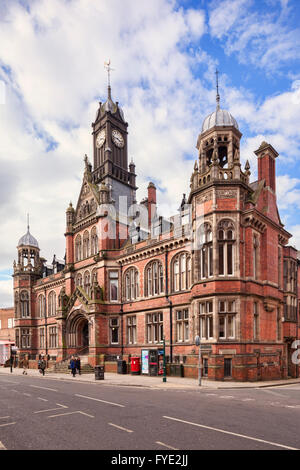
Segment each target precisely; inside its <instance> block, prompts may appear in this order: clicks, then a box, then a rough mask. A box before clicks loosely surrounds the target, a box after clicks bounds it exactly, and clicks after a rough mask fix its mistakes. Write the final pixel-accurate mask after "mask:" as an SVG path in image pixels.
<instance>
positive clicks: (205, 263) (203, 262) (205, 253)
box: [198, 222, 213, 279]
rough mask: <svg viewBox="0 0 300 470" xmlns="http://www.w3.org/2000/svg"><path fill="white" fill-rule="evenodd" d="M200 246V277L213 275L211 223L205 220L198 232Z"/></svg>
mask: <svg viewBox="0 0 300 470" xmlns="http://www.w3.org/2000/svg"><path fill="white" fill-rule="evenodd" d="M198 247H199V271H198V272H199V279H205V278H207V277H211V276H212V275H213V243H212V230H211V226H210V224H208V223H207V222H205V223H204V224H202V225H201V227H200V229H199V232H198Z"/></svg>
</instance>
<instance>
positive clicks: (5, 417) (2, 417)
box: [0, 416, 9, 419]
mask: <svg viewBox="0 0 300 470" xmlns="http://www.w3.org/2000/svg"><path fill="white" fill-rule="evenodd" d="M7 418H9V416H0V419H7Z"/></svg>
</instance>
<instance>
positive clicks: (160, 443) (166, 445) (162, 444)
mask: <svg viewBox="0 0 300 470" xmlns="http://www.w3.org/2000/svg"><path fill="white" fill-rule="evenodd" d="M156 444H159V445H160V446H164V447H167V448H168V449H172V450H179V449H176V447H171V446H169V445H168V444H164V443H163V442H160V441H156Z"/></svg>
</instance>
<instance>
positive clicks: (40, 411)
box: [33, 403, 69, 413]
mask: <svg viewBox="0 0 300 470" xmlns="http://www.w3.org/2000/svg"><path fill="white" fill-rule="evenodd" d="M56 405H58V406H59V408H50V409H49V410H39V411H34V412H33V413H46V412H47V411H55V410H61V408H69V407H68V406H66V405H60V404H59V403H56Z"/></svg>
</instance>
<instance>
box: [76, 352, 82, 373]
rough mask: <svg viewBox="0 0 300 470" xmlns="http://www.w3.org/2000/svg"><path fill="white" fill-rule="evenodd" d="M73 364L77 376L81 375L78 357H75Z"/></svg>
mask: <svg viewBox="0 0 300 470" xmlns="http://www.w3.org/2000/svg"><path fill="white" fill-rule="evenodd" d="M75 362H76V370H77V372H78V374H79V375H81V369H80V357H79V356H76V359H75Z"/></svg>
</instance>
